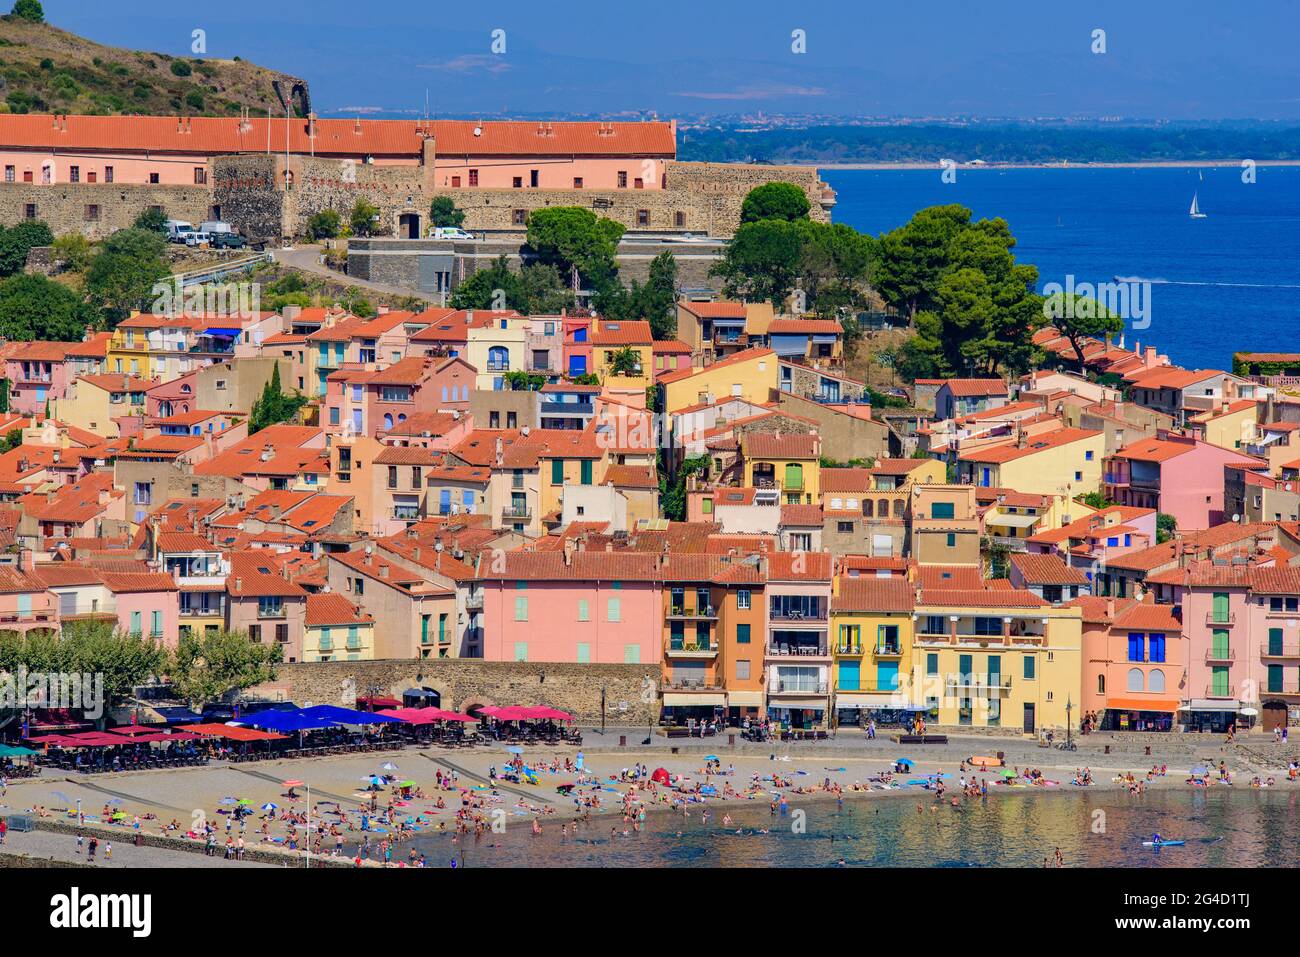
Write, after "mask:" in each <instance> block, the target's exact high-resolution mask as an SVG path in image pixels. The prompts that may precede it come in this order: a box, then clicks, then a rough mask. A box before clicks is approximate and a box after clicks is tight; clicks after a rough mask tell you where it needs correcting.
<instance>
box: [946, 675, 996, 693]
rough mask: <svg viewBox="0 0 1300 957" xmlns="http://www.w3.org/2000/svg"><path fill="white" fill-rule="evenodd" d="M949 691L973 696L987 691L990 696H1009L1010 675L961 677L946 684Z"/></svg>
mask: <svg viewBox="0 0 1300 957" xmlns="http://www.w3.org/2000/svg"><path fill="white" fill-rule="evenodd" d="M948 688H949V689H950V691H951V690H960V691H971V692H974V693H975V694H977V695H978V694H979V693H980V692H983V691H987V692H989V693H990V694H1010V693H1011V675H1000V674H991V675H987V676H985V675H962V676H961V677H958V678H953V679H952V680H950V681H949V682H948Z"/></svg>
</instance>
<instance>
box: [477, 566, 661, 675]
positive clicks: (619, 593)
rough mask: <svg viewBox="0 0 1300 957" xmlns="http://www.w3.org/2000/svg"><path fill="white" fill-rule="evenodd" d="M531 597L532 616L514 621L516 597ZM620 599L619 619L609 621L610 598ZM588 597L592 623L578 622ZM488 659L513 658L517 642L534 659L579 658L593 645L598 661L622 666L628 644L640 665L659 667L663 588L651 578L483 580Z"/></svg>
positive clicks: (592, 657)
mask: <svg viewBox="0 0 1300 957" xmlns="http://www.w3.org/2000/svg"><path fill="white" fill-rule="evenodd" d="M516 598H526V599H527V600H528V620H527V621H516V620H515V599H516ZM611 598H616V599H618V600H619V603H620V608H619V618H620V620H619V621H617V622H611V621H609V615H608V612H609V599H611ZM582 599H585V600H586V601H587V608H588V616H587V617H588V618H589V620H588V621H579V620H578V602H579V600H582ZM483 620H484V630H483V657H484V658H486V659H488V660H489V661H514V660H515V658H516V655H515V649H516V644H517V643H526V644H527V648H528V660H529V661H577V660H578V644H579V643H585V644H586V645H587V646H588V650H589V658H588V660H590V661H593V662H603V663H606V664H623V663H624V662H626V661H627V656H626V646H627V645H630V644H631V645H635V646H636V647H637V649H638V654H639V656H640V663H641V664H645V665H658V664H659V662H660V659H661V658H662V652H663V645H662V642H663V607H662V598H661V595H660V590H659V586H658V585H657V584H655V583H650V582H624V583H622V587H621V588H617V589H616V588H614V587H613V584H612V583H611V582H586V581H571V582H570V581H560V582H545V581H530V582H528V587H526V588H522V589H521V588H518V587H516V583H515V582H514V581H506V582H497V581H487V582H485V583H484V603H483Z"/></svg>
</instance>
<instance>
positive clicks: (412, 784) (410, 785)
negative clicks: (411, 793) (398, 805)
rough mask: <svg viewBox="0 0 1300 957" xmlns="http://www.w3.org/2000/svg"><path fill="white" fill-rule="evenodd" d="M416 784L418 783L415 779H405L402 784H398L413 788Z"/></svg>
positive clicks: (400, 786) (401, 786)
mask: <svg viewBox="0 0 1300 957" xmlns="http://www.w3.org/2000/svg"><path fill="white" fill-rule="evenodd" d="M416 786H417V785H416V783H415V782H414V781H403V782H402V783H401V784H399V785H398V787H399V788H413V787H416Z"/></svg>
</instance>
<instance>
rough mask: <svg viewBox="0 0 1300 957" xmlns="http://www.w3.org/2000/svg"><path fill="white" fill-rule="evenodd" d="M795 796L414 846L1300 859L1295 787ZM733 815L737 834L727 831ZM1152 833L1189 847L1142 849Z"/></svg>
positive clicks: (605, 854) (1022, 861) (777, 859)
mask: <svg viewBox="0 0 1300 957" xmlns="http://www.w3.org/2000/svg"><path fill="white" fill-rule="evenodd" d="M789 799H790V809H791V813H790V815H789V816H773V815H772V814H771V812H770V811H769V809H768V806H767V802H766V801H765V800H758V801H755V802H752V803H749V802H727V803H725V804H721V805H719V804H714V805H712V806H711V807H710V808H709V810H710V812H711V813H710V818H709V820H708V821H707V822H703V821H701V819H700V813H699V808H698V807H697V808H695V809H694V810H693V811H692V813H691V816H690V817H689V818H685V819H684V818H682V817H681V816H680V815H678V814H669V813H665V812H660V811H656V812H655V813H652V814H650V815H649V816H648V819H647V821H646V825H645V828H644V830H643V831H642V832H641V833H639V834H638V833H635V832H632V833H629V834H626V835H624V834H623V833H622V832H623V829H624V827H625V825H624V824H623V823H622V820H621V818H619V817H616V816H615V817H595V818H593V819H592V820H591V821H590V822H589V823H587V824H580V825H579V826H578V832H577V834H576V835H575V836H570V837H567V838H566V837H563V836H561V833H560V823H559V822H558V821H544V822H543V833H542V834H541V835H538V836H534V835H533V834H532V833H531V832H530V830H529V828H530V824H531V820H532V818H531V816H530V815H527V814H520V815H517V816H511V817H510V818H509V819H508V823H507V825H506V828H505V833H503V834H496V833H491V832H489V833H487V834H485V835H484V836H483V837H482V838H481V839H478V840H475V839H474V838H473V837H465V838H462V839H461V840H459V841H456V842H453V840H452V837H451V834H450V833H447V834H426V835H421V836H419V837H417V838H416V839H415V841H414V842H413V846H414V847H415V848H416V849H417V850H418V851H420V852H422V853H424V854H426V855H427V857H428V860H429V863H430V865H431V866H433V867H448V866H449V865H450V863H451V861H452V859H453V858H454V859H456V861H457V864H458V865H459V866H464V867H612V868H628V867H751V868H752V867H836V866H848V867H1042V866H1043V862H1044V859H1045V858H1050V857H1053V856H1054V854H1055V851H1056V849H1058V848H1059V849H1060V851H1061V854H1062V857H1063V859H1064V863H1065V866H1067V867H1242V868H1244V867H1260V866H1267V867H1295V866H1297V864H1300V852H1297V848H1298V847H1300V795H1297V794H1296V792H1295V791H1289V790H1288V791H1280V790H1278V791H1265V790H1251V789H1250V788H1247V787H1244V786H1242V787H1233V788H1218V789H1216V790H1211V791H1200V790H1193V789H1191V788H1188V789H1186V790H1165V791H1150V792H1148V793H1147V794H1146V795H1144V796H1143V797H1139V798H1134V797H1129V796H1128V795H1127V794H1126V793H1125V792H1121V791H1099V792H1096V793H1090V792H1087V791H1081V790H1078V789H1074V788H1070V789H1068V790H1063V793H1059V794H1041V793H1021V792H1016V793H1010V794H999V795H997V796H990V797H986V798H979V799H975V800H968V801H964V802H962V803H961V804H960V805H959V806H958V807H955V808H952V807H948V806H947V805H946V804H944V805H936V802H935V801H934V798H933V797H932V796H931V795H929V794H927V793H925V792H917V793H916V794H908V795H906V796H905V797H903V796H900V797H897V798H895V797H877V798H867V799H861V798H854V797H850V798H848V799H847V800H846V801H845V802H844V806H843V807H842V808H841V807H836V805H835V804H834V803H827V802H820V803H814V802H809V803H808V804H807V805H806V806H801V805H800V802H799V797H798V795H795V794H791V795H790V796H789ZM918 806H920V808H921V809H920V810H919V811H918ZM931 806H934V807H935V809H934V810H933V811H932V810H931V809H930V808H931ZM795 811H801V812H802V816H803V820H802V822H797V820H796V815H795V813H794V812H795ZM723 813H729V814H730V815H731V817H732V822H731V824H730V825H723V824H722V821H721V818H722V815H723ZM800 824H801V825H802V826H800ZM611 830H612V831H613V833H611ZM737 832H739V833H737ZM1155 832H1159V833H1160V834H1162V835H1165V836H1166V837H1167V838H1175V839H1178V840H1183V841H1186V844H1185V845H1184V846H1181V847H1169V848H1160V849H1156V848H1150V847H1143V846H1142V842H1143V841H1145V840H1149V839H1150V836H1151V834H1152V833H1155ZM406 850H407V848H405V847H403V848H400V849H399V852H398V853H399V855H401V854H405V852H406ZM351 851H352V848H349V852H351Z"/></svg>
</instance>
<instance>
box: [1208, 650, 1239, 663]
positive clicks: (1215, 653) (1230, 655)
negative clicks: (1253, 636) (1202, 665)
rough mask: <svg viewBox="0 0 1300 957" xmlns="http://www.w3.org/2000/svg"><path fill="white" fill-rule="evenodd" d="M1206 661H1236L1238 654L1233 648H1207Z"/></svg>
mask: <svg viewBox="0 0 1300 957" xmlns="http://www.w3.org/2000/svg"><path fill="white" fill-rule="evenodd" d="M1205 660H1206V661H1236V660H1237V653H1236V651H1234V650H1233V649H1232V648H1207V649H1205Z"/></svg>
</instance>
